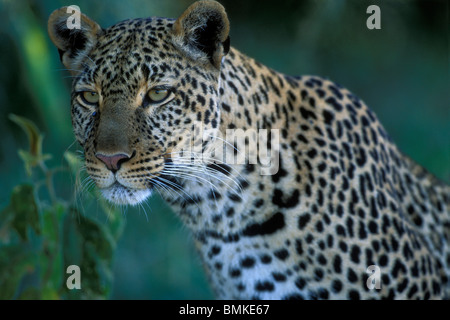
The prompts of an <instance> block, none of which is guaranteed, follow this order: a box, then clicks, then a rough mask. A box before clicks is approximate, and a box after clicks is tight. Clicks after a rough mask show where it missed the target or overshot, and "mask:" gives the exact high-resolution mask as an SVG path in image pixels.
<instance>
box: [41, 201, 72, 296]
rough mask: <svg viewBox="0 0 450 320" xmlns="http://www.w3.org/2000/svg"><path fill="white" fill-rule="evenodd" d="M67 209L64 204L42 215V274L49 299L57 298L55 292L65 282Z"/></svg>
mask: <svg viewBox="0 0 450 320" xmlns="http://www.w3.org/2000/svg"><path fill="white" fill-rule="evenodd" d="M65 213H66V208H65V207H64V206H63V205H62V204H58V203H57V204H56V205H54V206H53V207H50V208H47V209H45V210H44V211H43V214H42V254H41V255H40V263H41V274H42V284H43V288H42V290H43V293H42V294H43V298H44V299H46V298H45V297H44V295H45V296H46V297H47V298H48V299H54V298H55V292H56V291H57V289H58V288H60V287H61V284H62V282H63V275H64V273H65V271H64V270H63V257H62V251H63V247H62V239H60V238H61V233H62V227H63V226H62V222H63V217H64V215H65Z"/></svg>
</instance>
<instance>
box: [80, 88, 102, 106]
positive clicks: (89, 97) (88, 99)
mask: <svg viewBox="0 0 450 320" xmlns="http://www.w3.org/2000/svg"><path fill="white" fill-rule="evenodd" d="M81 99H82V100H83V102H85V103H87V104H98V101H99V99H100V98H99V95H98V93H97V92H94V91H83V92H82V93H81Z"/></svg>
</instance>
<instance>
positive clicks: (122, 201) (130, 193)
mask: <svg viewBox="0 0 450 320" xmlns="http://www.w3.org/2000/svg"><path fill="white" fill-rule="evenodd" d="M100 190H101V192H102V194H103V196H104V197H105V198H106V199H107V200H108V201H110V202H112V203H114V204H118V205H136V204H139V203H141V202H143V201H145V200H146V199H147V198H148V197H150V196H151V194H152V191H151V190H149V189H130V188H127V187H124V186H123V185H121V184H119V183H114V184H113V185H112V186H110V187H108V188H103V189H100Z"/></svg>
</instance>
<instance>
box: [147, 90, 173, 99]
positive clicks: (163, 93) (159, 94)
mask: <svg viewBox="0 0 450 320" xmlns="http://www.w3.org/2000/svg"><path fill="white" fill-rule="evenodd" d="M169 93H170V91H169V90H168V89H161V88H154V89H151V90H150V91H149V92H148V94H147V95H148V98H149V99H150V101H151V102H162V101H164V99H166V98H167V97H168V96H169Z"/></svg>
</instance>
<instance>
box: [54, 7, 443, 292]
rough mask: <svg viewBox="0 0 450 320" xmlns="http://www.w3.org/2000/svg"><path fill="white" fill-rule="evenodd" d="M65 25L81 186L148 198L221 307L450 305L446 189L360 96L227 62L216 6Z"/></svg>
mask: <svg viewBox="0 0 450 320" xmlns="http://www.w3.org/2000/svg"><path fill="white" fill-rule="evenodd" d="M72 13H73V11H71V10H70V8H68V7H63V8H60V9H57V10H56V11H54V12H53V13H52V14H51V15H50V17H49V20H48V33H49V37H50V39H51V40H52V42H53V43H54V45H55V46H56V48H57V49H58V52H59V56H60V59H61V61H62V64H63V65H64V66H65V68H66V69H68V70H69V72H70V74H71V76H72V77H73V82H72V93H71V119H72V126H73V132H74V135H75V138H76V140H77V141H78V143H79V145H80V146H81V148H82V149H83V153H84V161H85V167H86V171H87V173H88V175H89V176H90V179H92V181H94V182H95V185H96V187H97V188H98V190H99V192H100V194H101V196H102V197H104V198H106V199H107V200H108V201H109V202H111V203H112V204H114V205H117V206H128V205H129V206H136V205H139V204H142V203H143V202H145V201H146V200H147V199H149V197H150V196H151V195H152V194H159V195H160V196H161V197H162V198H163V199H164V200H165V201H166V202H167V203H168V204H169V206H170V207H171V208H172V209H173V212H174V213H175V215H176V216H177V217H178V218H179V220H181V222H182V225H183V226H184V227H185V228H184V229H183V230H185V229H187V230H188V232H189V234H190V235H191V236H192V241H193V244H194V247H195V248H196V250H197V252H198V255H199V257H201V261H202V264H203V266H204V269H205V274H206V275H207V278H208V280H209V283H210V285H211V288H212V290H213V292H214V293H215V297H216V298H217V299H239V300H248V299H263V300H314V299H319V300H325V299H334V300H347V299H351V300H358V299H361V300H362V299H364V300H365V299H399V300H406V299H448V298H449V297H450V285H449V277H450V250H449V248H450V243H449V242H450V214H449V212H450V187H449V185H448V183H447V182H445V181H443V180H442V179H438V178H436V177H435V176H434V175H433V174H431V173H430V172H429V171H427V169H425V168H424V167H422V166H421V165H419V164H417V163H416V162H414V160H412V159H411V158H410V157H408V156H407V155H405V154H404V153H402V152H401V151H400V150H399V148H398V147H397V146H396V144H395V142H394V141H393V139H392V138H391V137H390V136H389V134H388V133H387V131H386V130H385V129H384V127H383V125H382V124H381V123H380V121H379V120H378V118H377V116H376V115H375V113H374V112H373V111H372V110H371V109H369V107H368V106H367V105H366V104H365V103H364V102H363V101H362V100H361V99H359V98H358V97H357V96H356V95H355V94H353V93H352V92H350V91H349V90H347V89H346V88H344V87H342V86H341V85H339V84H337V83H335V82H332V81H331V80H329V79H327V78H325V77H319V76H313V75H302V76H291V75H287V74H284V73H280V72H277V71H275V70H273V69H271V68H269V67H267V66H265V65H263V64H261V63H260V62H257V61H256V60H255V59H253V58H251V57H249V56H247V55H245V54H244V53H241V52H240V51H239V50H238V49H236V48H234V47H232V46H231V45H230V36H229V32H230V23H229V19H228V15H227V13H226V11H225V8H224V7H223V6H222V5H221V4H220V3H219V2H216V1H212V0H205V1H197V2H194V3H193V4H191V5H190V6H189V7H188V8H187V9H186V10H185V11H184V12H183V13H182V14H181V15H180V16H179V17H178V18H176V19H172V18H161V17H150V18H136V19H129V20H125V21H122V22H119V23H117V24H114V25H112V26H110V27H108V28H102V27H100V25H99V24H98V23H97V22H95V21H94V20H92V19H90V18H89V17H87V16H86V15H85V14H84V13H81V12H78V13H79V14H80V23H79V25H78V27H73V26H71V25H70V24H69V23H67V22H68V19H72V18H71V17H72ZM230 136H231V137H230ZM161 241H164V239H162V240H161Z"/></svg>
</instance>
